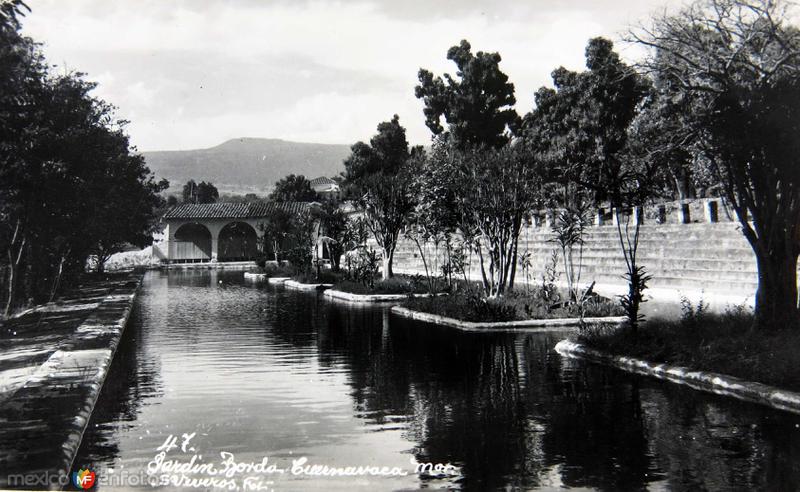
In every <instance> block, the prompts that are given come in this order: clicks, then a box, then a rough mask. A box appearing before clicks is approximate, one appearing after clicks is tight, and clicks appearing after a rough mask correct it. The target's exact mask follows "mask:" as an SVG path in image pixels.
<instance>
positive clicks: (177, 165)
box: [142, 138, 350, 193]
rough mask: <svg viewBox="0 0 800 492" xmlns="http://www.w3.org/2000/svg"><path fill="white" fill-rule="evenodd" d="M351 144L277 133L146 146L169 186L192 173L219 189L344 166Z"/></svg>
mask: <svg viewBox="0 0 800 492" xmlns="http://www.w3.org/2000/svg"><path fill="white" fill-rule="evenodd" d="M349 154H350V146H349V145H330V144H316V143H300V142H288V141H286V140H279V139H274V138H235V139H233V140H228V141H227V142H224V143H222V144H220V145H217V146H216V147H211V148H209V149H197V150H164V151H154V152H142V155H144V157H145V160H146V161H147V165H148V166H149V167H150V170H151V171H153V172H154V173H155V174H156V176H157V177H158V178H159V179H160V178H167V179H168V180H169V182H170V190H171V191H177V190H180V189H181V188H182V186H183V184H184V183H186V182H187V181H188V180H190V179H194V180H195V181H211V182H212V183H214V185H216V186H217V188H218V189H219V190H220V191H227V192H240V193H245V192H252V193H259V192H260V193H264V192H265V191H266V190H268V189H270V188H272V186H273V185H274V184H275V181H277V180H279V179H281V178H283V177H284V176H286V175H287V174H303V175H305V176H306V177H307V178H308V179H313V178H316V177H318V176H329V177H332V176H336V175H338V174H339V173H340V172H342V171H344V164H343V161H344V159H345V158H346V157H347V156H348V155H349Z"/></svg>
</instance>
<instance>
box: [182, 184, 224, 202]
mask: <svg viewBox="0 0 800 492" xmlns="http://www.w3.org/2000/svg"><path fill="white" fill-rule="evenodd" d="M217 200H219V191H218V190H217V187H216V186H214V185H213V184H212V183H210V182H208V183H206V182H205V181H200V183H199V184H198V183H195V181H194V180H193V179H190V180H189V181H187V182H186V184H185V185H183V202H184V203H216V202H217Z"/></svg>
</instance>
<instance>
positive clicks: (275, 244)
mask: <svg viewBox="0 0 800 492" xmlns="http://www.w3.org/2000/svg"><path fill="white" fill-rule="evenodd" d="M259 229H261V238H262V240H263V243H262V244H263V247H262V250H263V251H264V253H266V252H267V251H269V250H270V249H271V250H272V255H273V257H274V258H275V263H277V264H278V265H280V262H281V253H282V251H281V247H282V245H283V243H284V242H285V240H286V238H288V237H289V234H290V232H291V229H292V214H290V213H289V212H287V211H286V210H285V209H284V208H282V207H275V208H273V209H272V211H271V212H270V214H269V215H268V216H267V217H266V218H265V219H264V221H263V222H262V223H261V224H259Z"/></svg>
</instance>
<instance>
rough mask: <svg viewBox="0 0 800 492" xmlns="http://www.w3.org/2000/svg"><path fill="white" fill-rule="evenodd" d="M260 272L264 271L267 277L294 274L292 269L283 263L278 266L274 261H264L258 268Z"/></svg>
mask: <svg viewBox="0 0 800 492" xmlns="http://www.w3.org/2000/svg"><path fill="white" fill-rule="evenodd" d="M260 273H265V274H267V276H268V277H291V276H292V275H294V269H293V268H292V266H291V265H288V264H285V263H284V264H283V265H280V266H279V265H276V264H275V263H265V264H264V266H263V267H261V268H260Z"/></svg>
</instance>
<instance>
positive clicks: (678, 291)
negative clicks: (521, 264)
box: [394, 221, 758, 305]
mask: <svg viewBox="0 0 800 492" xmlns="http://www.w3.org/2000/svg"><path fill="white" fill-rule="evenodd" d="M534 223H535V221H534ZM740 227H741V226H740V225H739V224H738V223H736V222H727V221H726V222H718V223H708V222H706V223H688V224H681V223H677V222H672V223H669V222H668V223H665V224H652V223H649V222H647V221H645V223H644V225H642V226H641V237H640V240H639V241H640V245H639V252H638V263H639V264H641V265H643V266H645V267H646V269H647V272H648V273H649V274H650V275H652V276H653V280H652V281H651V282H650V288H649V289H648V291H647V293H648V295H649V296H650V297H651V298H653V299H657V300H664V301H670V302H671V301H675V302H678V301H680V297H681V296H682V295H684V296H686V297H688V298H689V299H691V300H693V301H697V300H699V299H700V298H701V297H702V298H703V299H704V300H706V301H709V300H713V301H716V302H717V304H720V302H721V303H722V304H723V305H724V304H725V303H742V302H745V303H752V301H753V296H754V294H755V290H756V286H757V280H758V274H757V269H756V262H755V256H754V254H753V251H752V249H751V248H750V245H749V244H748V243H747V241H746V240H745V238H744V236H743V235H742V233H741V230H740ZM552 237H553V232H552V230H551V229H550V228H549V227H547V226H546V225H545V224H544V223H541V225H540V226H530V227H526V228H525V229H524V230H523V232H522V235H521V238H520V244H519V252H520V254H522V253H524V252H525V251H530V252H531V254H532V262H531V263H532V266H531V268H530V271H529V279H528V280H529V281H531V282H536V283H540V282H541V279H542V274H543V272H544V271H545V267H546V265H547V263H548V261H551V258H552V253H553V251H554V250H555V249H558V246H557V245H556V244H555V243H553V242H552ZM584 241H585V243H584V247H583V260H582V262H581V264H582V268H581V284H584V285H588V284H590V283H591V282H592V281H595V282H596V286H595V288H596V290H597V291H598V292H601V293H605V294H622V293H624V292H625V290H626V283H625V279H624V278H623V277H622V275H623V274H624V273H625V271H626V267H625V260H624V258H623V256H622V252H621V248H620V244H619V235H618V231H617V227H616V226H615V225H612V224H611V223H608V224H607V225H602V226H592V227H589V228H588V230H587V231H586V234H585V236H584ZM426 250H428V251H429V252H428V254H427V256H430V257H433V256H434V255H433V248H432V246H430V245H428V246H427V248H426ZM441 256H442V257H443V254H442V255H441ZM577 260H578V252H577V250H576V253H575V261H576V264H577ZM431 263H433V269H434V270H436V271H438V272H440V271H441V270H440V266H441V264H442V259H439V260H438V261H437V260H435V259H434V260H433V261H431ZM394 270H395V271H396V272H400V273H423V272H424V268H423V265H422V261H421V258H420V255H419V252H418V250H417V247H416V245H415V244H414V243H413V242H411V241H409V240H407V239H403V240H402V241H401V244H400V245H398V248H397V251H396V252H395V265H394ZM556 271H557V272H558V274H559V279H560V281H562V282H563V280H564V274H563V271H564V265H563V259H562V257H561V254H560V250H559V257H558V261H557V262H556ZM524 273H525V272H523V271H522V270H520V269H519V268H518V270H517V279H518V280H517V281H523V282H524V281H525V274H524ZM470 277H471V278H472V279H475V280H477V279H479V278H480V266H479V263H478V259H477V257H476V256H475V255H473V258H472V261H471V267H470Z"/></svg>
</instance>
